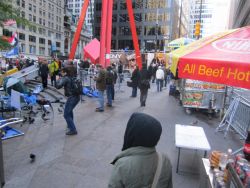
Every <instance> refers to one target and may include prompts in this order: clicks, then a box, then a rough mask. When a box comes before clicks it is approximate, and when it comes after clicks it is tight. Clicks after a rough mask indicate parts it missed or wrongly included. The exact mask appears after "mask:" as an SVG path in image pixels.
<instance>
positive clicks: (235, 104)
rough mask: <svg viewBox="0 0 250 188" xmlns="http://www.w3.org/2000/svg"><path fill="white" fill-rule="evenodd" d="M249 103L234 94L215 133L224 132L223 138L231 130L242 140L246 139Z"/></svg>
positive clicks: (249, 120) (248, 122) (249, 111)
mask: <svg viewBox="0 0 250 188" xmlns="http://www.w3.org/2000/svg"><path fill="white" fill-rule="evenodd" d="M249 114H250V101H249V100H247V99H246V98H244V97H242V96H240V95H237V94H235V96H233V100H232V102H231V103H230V105H229V108H228V110H227V112H226V114H225V116H224V117H223V119H222V121H221V122H220V124H219V126H218V127H217V128H216V131H224V137H226V136H227V133H228V131H229V130H230V129H233V130H234V131H235V132H236V133H238V134H239V135H240V136H241V137H242V138H243V139H246V138H247V134H248V129H249V126H250V116H249Z"/></svg>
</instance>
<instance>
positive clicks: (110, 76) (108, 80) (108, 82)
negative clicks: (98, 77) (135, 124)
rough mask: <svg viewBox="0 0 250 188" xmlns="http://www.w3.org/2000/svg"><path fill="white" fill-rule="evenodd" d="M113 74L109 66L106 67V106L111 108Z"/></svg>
mask: <svg viewBox="0 0 250 188" xmlns="http://www.w3.org/2000/svg"><path fill="white" fill-rule="evenodd" d="M114 79H115V76H114V72H113V70H112V67H111V66H108V67H107V71H106V91H107V106H108V107H112V89H113V85H114Z"/></svg>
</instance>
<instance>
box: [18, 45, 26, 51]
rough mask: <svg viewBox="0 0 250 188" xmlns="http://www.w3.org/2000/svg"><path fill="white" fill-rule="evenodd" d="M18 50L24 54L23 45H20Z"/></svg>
mask: <svg viewBox="0 0 250 188" xmlns="http://www.w3.org/2000/svg"><path fill="white" fill-rule="evenodd" d="M19 50H20V52H25V44H21V45H20V48H19Z"/></svg>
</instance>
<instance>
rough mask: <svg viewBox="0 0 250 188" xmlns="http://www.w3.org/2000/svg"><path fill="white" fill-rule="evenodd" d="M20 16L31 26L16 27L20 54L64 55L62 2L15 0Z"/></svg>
mask: <svg viewBox="0 0 250 188" xmlns="http://www.w3.org/2000/svg"><path fill="white" fill-rule="evenodd" d="M14 2H15V6H17V8H18V9H19V10H20V12H21V16H22V17H24V18H26V19H27V20H29V21H30V23H31V24H32V25H30V26H24V25H18V26H17V29H16V30H17V32H18V38H19V46H20V50H19V51H20V53H21V54H24V55H27V56H28V55H30V56H32V55H33V56H42V57H48V56H51V55H52V53H54V54H58V55H63V53H64V50H63V48H64V26H63V16H64V1H63V0H56V1H55V0H53V1H51V0H17V1H14Z"/></svg>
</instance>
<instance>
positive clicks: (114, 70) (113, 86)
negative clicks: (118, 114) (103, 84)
mask: <svg viewBox="0 0 250 188" xmlns="http://www.w3.org/2000/svg"><path fill="white" fill-rule="evenodd" d="M115 67H116V65H115V64H112V71H113V73H114V84H113V85H112V100H115V84H116V81H117V78H118V76H117V72H116V69H115Z"/></svg>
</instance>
